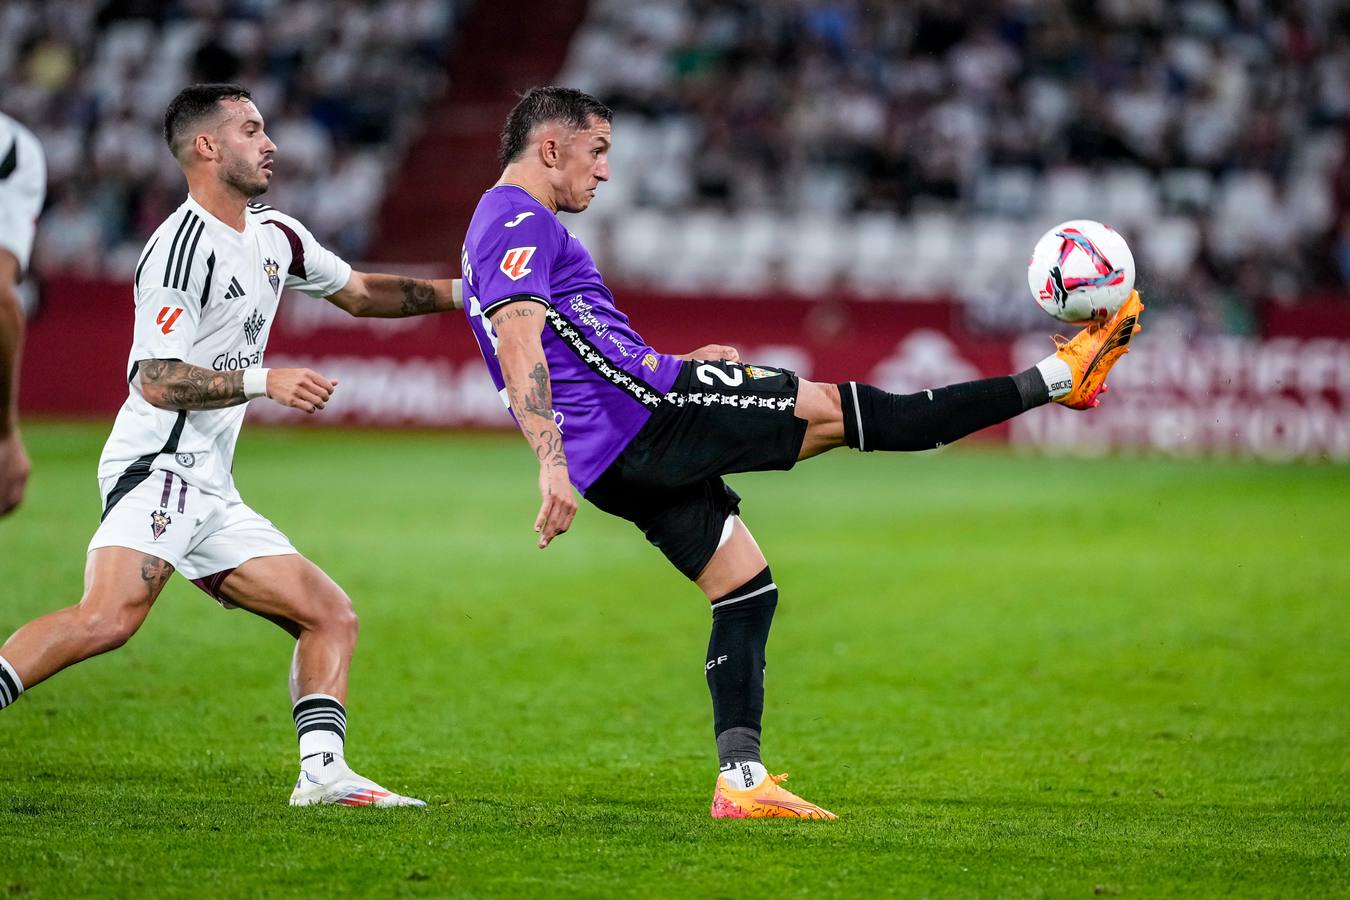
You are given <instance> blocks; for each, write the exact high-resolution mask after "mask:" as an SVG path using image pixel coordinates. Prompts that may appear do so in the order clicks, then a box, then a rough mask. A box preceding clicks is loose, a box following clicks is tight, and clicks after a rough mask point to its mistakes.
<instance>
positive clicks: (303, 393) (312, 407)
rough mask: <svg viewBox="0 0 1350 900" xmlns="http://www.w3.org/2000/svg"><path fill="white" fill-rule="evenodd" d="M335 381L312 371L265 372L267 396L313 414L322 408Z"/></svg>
mask: <svg viewBox="0 0 1350 900" xmlns="http://www.w3.org/2000/svg"><path fill="white" fill-rule="evenodd" d="M336 387H337V382H336V381H330V380H329V379H327V378H324V377H323V376H322V375H320V374H319V373H318V372H315V371H314V370H313V369H269V370H268V371H267V396H268V397H270V398H272V399H273V400H275V401H276V402H278V403H280V404H281V405H282V406H290V407H293V408H294V409H302V410H304V411H305V412H307V413H315V412H318V411H319V410H321V409H323V408H324V405H325V404H327V403H328V400H329V398H330V397H332V396H333V389H334V388H336Z"/></svg>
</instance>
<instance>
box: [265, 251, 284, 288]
mask: <svg viewBox="0 0 1350 900" xmlns="http://www.w3.org/2000/svg"><path fill="white" fill-rule="evenodd" d="M263 272H265V273H266V274H267V283H268V284H270V285H272V293H274V294H278V293H280V292H281V264H280V263H278V262H277V261H276V260H275V259H273V258H272V257H270V256H269V257H267V259H266V260H265V261H264V262H263Z"/></svg>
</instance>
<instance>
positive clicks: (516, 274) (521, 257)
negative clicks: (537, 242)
mask: <svg viewBox="0 0 1350 900" xmlns="http://www.w3.org/2000/svg"><path fill="white" fill-rule="evenodd" d="M535 249H536V248H534V247H512V248H511V249H510V250H507V251H506V255H505V256H503V257H502V264H501V266H500V268H501V270H502V272H503V273H504V274H505V275H506V277H507V278H510V279H511V280H512V281H519V280H520V279H522V278H524V277H525V276H526V275H528V274H530V272H532V271H533V270H532V269H528V268H526V267H525V264H526V263H528V262H529V261H530V257H531V256H534V251H535Z"/></svg>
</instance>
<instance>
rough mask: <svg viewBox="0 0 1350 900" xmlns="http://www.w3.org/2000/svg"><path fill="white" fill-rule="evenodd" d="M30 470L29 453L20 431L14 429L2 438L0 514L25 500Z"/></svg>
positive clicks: (0, 450)
mask: <svg viewBox="0 0 1350 900" xmlns="http://www.w3.org/2000/svg"><path fill="white" fill-rule="evenodd" d="M28 470H29V466H28V454H27V453H25V452H24V449H23V441H21V440H19V432H18V431H12V432H10V433H9V435H8V436H7V437H3V438H0V516H3V515H5V514H6V513H8V512H10V511H11V510H13V509H14V507H16V506H18V505H19V504H20V503H22V502H23V492H24V488H25V487H26V486H27V484H28Z"/></svg>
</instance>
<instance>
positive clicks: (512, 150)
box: [497, 85, 614, 169]
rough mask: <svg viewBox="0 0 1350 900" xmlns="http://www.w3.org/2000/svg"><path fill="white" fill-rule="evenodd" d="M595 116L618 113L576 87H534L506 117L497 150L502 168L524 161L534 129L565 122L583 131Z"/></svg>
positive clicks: (607, 116) (612, 115)
mask: <svg viewBox="0 0 1350 900" xmlns="http://www.w3.org/2000/svg"><path fill="white" fill-rule="evenodd" d="M591 116H595V117H596V118H599V119H604V120H605V121H606V122H609V121H611V120H612V119H613V118H614V111H613V110H611V109H610V108H609V107H608V106H606V105H605V104H603V103H601V102H600V101H599V100H597V99H595V98H594V97H592V96H591V95H590V94H587V93H583V92H582V91H578V90H576V89H575V88H567V87H558V86H556V85H554V86H550V87H532V88H530V89H529V90H528V91H526V92H525V95H524V96H523V97H521V98H520V102H519V103H517V104H516V105H515V108H514V109H512V110H511V114H510V115H509V116H507V117H506V126H505V127H504V128H502V141H501V148H500V149H499V150H498V151H497V162H498V163H500V164H501V166H502V168H503V169H504V168H506V166H507V165H508V164H510V163H513V162H515V161H516V160H517V159H519V158H520V155H521V154H522V153H524V152H525V145H526V143H528V141H529V139H530V132H531V131H533V130H534V126H536V125H542V124H543V123H545V122H562V123H563V124H565V125H567V126H569V127H571V128H575V129H577V130H580V129H582V128H585V127H586V126H587V125H589V124H590V122H591Z"/></svg>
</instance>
